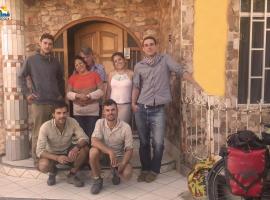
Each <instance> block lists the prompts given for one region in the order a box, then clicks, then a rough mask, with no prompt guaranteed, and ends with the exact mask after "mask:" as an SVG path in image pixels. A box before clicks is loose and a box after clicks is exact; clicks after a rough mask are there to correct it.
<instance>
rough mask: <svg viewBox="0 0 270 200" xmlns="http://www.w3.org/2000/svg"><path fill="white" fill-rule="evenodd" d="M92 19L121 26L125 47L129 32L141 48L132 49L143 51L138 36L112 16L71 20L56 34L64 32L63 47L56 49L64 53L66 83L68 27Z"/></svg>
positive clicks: (57, 35) (55, 36)
mask: <svg viewBox="0 0 270 200" xmlns="http://www.w3.org/2000/svg"><path fill="white" fill-rule="evenodd" d="M91 21H95V22H104V23H111V24H113V25H115V26H118V27H119V28H121V29H123V39H124V41H123V44H124V47H127V46H126V45H127V36H128V34H129V35H130V36H131V37H132V38H133V39H134V41H135V42H136V43H137V45H138V47H139V49H137V48H131V50H139V51H142V49H141V42H140V40H139V39H138V37H137V36H136V35H135V34H134V33H133V32H132V31H130V30H129V28H127V27H126V26H124V25H123V24H121V23H119V22H118V21H116V20H113V19H110V18H106V17H97V16H92V17H85V18H82V19H78V20H74V21H72V22H69V23H68V24H66V25H65V26H63V27H62V28H61V29H59V30H58V31H57V33H56V34H55V35H54V38H55V39H57V38H58V37H59V36H60V35H61V34H63V48H58V49H55V48H54V51H56V52H63V54H64V78H65V83H66V84H67V80H68V39H67V31H68V29H70V28H72V27H73V26H75V25H78V24H81V23H84V22H91ZM66 87H67V85H65V88H66Z"/></svg>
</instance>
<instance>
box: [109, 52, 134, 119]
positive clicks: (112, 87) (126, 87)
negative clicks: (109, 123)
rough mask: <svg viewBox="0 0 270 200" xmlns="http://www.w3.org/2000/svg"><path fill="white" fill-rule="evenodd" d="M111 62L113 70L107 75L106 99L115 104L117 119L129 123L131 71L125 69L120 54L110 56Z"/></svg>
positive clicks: (124, 61) (123, 59) (124, 62)
mask: <svg viewBox="0 0 270 200" xmlns="http://www.w3.org/2000/svg"><path fill="white" fill-rule="evenodd" d="M112 62H113V66H114V70H113V71H111V72H110V73H109V75H108V87H107V95H106V97H107V99H109V98H110V99H113V100H114V101H115V102H116V103H117V107H118V118H119V119H120V120H123V121H125V122H127V123H130V120H131V92H132V78H133V71H131V70H130V69H128V68H127V67H126V60H125V57H124V55H123V53H121V52H116V53H114V54H113V55H112Z"/></svg>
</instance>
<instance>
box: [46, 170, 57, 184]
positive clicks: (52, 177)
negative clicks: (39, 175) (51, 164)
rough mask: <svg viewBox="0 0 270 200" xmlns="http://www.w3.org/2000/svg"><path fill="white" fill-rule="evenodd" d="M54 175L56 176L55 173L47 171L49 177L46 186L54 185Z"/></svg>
mask: <svg viewBox="0 0 270 200" xmlns="http://www.w3.org/2000/svg"><path fill="white" fill-rule="evenodd" d="M55 177H56V174H55V173H49V178H48V180H47V185H48V186H52V185H55V183H56V180H55Z"/></svg>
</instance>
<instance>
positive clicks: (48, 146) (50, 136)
mask: <svg viewBox="0 0 270 200" xmlns="http://www.w3.org/2000/svg"><path fill="white" fill-rule="evenodd" d="M80 140H86V141H87V142H88V141H89V138H88V136H87V135H86V134H85V133H84V131H83V130H82V128H81V127H80V125H79V124H78V122H77V121H76V120H75V119H73V118H71V117H67V120H66V124H65V128H64V130H63V132H62V133H61V132H60V131H59V129H58V128H57V127H56V125H55V121H54V119H51V120H49V121H47V122H45V123H44V124H42V126H41V127H40V130H39V136H38V142H37V150H36V153H37V156H38V157H40V155H41V154H42V152H44V151H47V152H49V153H52V154H67V153H68V150H69V148H70V147H71V146H72V144H75V143H77V142H78V141H80Z"/></svg>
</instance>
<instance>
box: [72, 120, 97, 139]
mask: <svg viewBox="0 0 270 200" xmlns="http://www.w3.org/2000/svg"><path fill="white" fill-rule="evenodd" d="M74 118H75V119H76V120H77V122H78V123H79V125H80V127H82V129H83V131H84V132H85V134H86V135H88V137H89V139H90V140H91V135H92V133H93V131H94V129H95V125H96V122H97V120H98V119H99V116H81V115H74Z"/></svg>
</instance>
